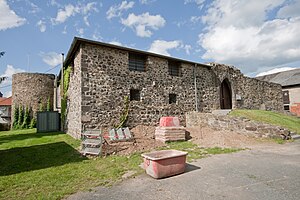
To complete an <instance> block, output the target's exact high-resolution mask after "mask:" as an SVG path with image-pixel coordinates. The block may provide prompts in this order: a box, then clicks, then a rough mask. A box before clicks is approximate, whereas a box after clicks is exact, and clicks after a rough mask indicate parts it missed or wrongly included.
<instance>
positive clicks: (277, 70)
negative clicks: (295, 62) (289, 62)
mask: <svg viewBox="0 0 300 200" xmlns="http://www.w3.org/2000/svg"><path fill="white" fill-rule="evenodd" d="M293 69H296V68H293V67H280V68H275V69H271V70H269V71H265V72H260V73H259V74H257V75H256V77H258V76H265V75H269V74H275V73H278V72H284V71H289V70H293Z"/></svg>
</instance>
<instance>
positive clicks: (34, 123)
mask: <svg viewBox="0 0 300 200" xmlns="http://www.w3.org/2000/svg"><path fill="white" fill-rule="evenodd" d="M29 128H36V119H35V118H34V117H33V118H32V119H31V121H30V125H29Z"/></svg>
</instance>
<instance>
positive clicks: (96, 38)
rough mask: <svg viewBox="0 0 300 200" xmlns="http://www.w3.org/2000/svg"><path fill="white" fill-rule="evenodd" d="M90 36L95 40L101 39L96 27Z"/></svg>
mask: <svg viewBox="0 0 300 200" xmlns="http://www.w3.org/2000/svg"><path fill="white" fill-rule="evenodd" d="M92 38H93V40H97V41H101V40H102V39H103V38H102V36H101V34H100V32H99V31H98V30H97V29H95V31H94V33H93V35H92Z"/></svg>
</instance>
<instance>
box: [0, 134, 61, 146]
mask: <svg viewBox="0 0 300 200" xmlns="http://www.w3.org/2000/svg"><path fill="white" fill-rule="evenodd" d="M60 134H65V133H64V132H50V133H35V132H30V133H24V134H11V135H6V136H1V135H0V144H2V143H6V142H11V141H13V140H26V139H31V138H41V137H44V136H51V135H60Z"/></svg>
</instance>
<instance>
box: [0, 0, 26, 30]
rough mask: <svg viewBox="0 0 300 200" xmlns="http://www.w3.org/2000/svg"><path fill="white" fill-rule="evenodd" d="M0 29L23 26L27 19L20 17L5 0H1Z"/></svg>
mask: <svg viewBox="0 0 300 200" xmlns="http://www.w3.org/2000/svg"><path fill="white" fill-rule="evenodd" d="M0 19H1V20H0V31H2V30H6V29H9V28H15V27H18V26H22V25H23V24H24V23H25V22H26V19H25V18H22V17H19V16H18V15H17V14H16V13H15V12H14V11H13V10H11V9H10V8H9V5H8V4H7V2H6V1H5V0H0Z"/></svg>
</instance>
